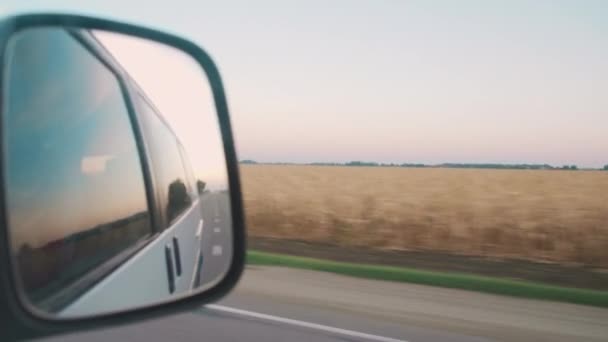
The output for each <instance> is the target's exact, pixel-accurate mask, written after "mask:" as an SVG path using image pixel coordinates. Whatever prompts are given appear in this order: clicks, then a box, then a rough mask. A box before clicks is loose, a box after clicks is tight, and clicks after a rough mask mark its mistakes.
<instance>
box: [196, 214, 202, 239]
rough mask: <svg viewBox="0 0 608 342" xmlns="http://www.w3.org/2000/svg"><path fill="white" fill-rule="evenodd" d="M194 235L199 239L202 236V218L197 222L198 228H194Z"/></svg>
mask: <svg viewBox="0 0 608 342" xmlns="http://www.w3.org/2000/svg"><path fill="white" fill-rule="evenodd" d="M195 236H196V237H197V238H198V239H200V238H201V237H203V219H201V220H200V221H199V222H198V228H197V229H196V234H195Z"/></svg>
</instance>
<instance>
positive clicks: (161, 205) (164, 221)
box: [129, 77, 196, 232]
mask: <svg viewBox="0 0 608 342" xmlns="http://www.w3.org/2000/svg"><path fill="white" fill-rule="evenodd" d="M129 86H130V87H131V89H132V91H133V92H134V95H133V98H134V99H133V103H134V106H135V108H136V110H135V112H136V116H137V119H138V120H139V122H140V129H141V131H142V133H143V143H144V145H145V148H146V158H147V159H148V164H149V165H150V170H151V174H152V175H153V183H154V189H155V192H154V194H155V198H156V203H157V204H156V207H155V209H156V210H157V215H158V217H159V221H158V226H157V227H158V229H159V232H162V231H164V230H167V229H170V228H171V227H172V226H173V225H174V224H175V223H176V222H178V221H180V219H181V218H182V217H183V216H185V215H186V214H187V213H189V212H190V210H192V207H193V206H194V205H195V204H196V203H195V202H196V201H195V200H194V199H193V198H192V197H190V203H189V204H188V206H187V207H185V208H184V209H183V210H182V211H181V212H180V213H179V215H177V216H176V217H174V218H173V219H171V220H170V219H169V217H168V216H167V213H166V206H167V203H168V201H167V199H166V198H165V197H166V196H165V194H164V193H163V187H164V186H165V185H166V184H160V182H161V180H160V179H159V176H158V170H157V168H156V164H155V162H154V156H152V154H153V153H149V152H150V151H151V148H150V146H149V144H148V141H150V140H152V139H154V138H152V136H153V135H154V132H150V131H149V130H148V129H147V127H146V126H147V125H146V124H144V123H143V121H145V120H147V119H146V118H144V117H143V116H144V115H146V114H144V113H143V112H144V111H146V110H147V109H143V108H142V106H147V107H148V108H149V110H150V112H151V113H152V115H154V116H156V118H157V119H158V120H159V121H160V123H161V124H162V125H163V127H164V128H166V129H167V131H168V132H169V133H170V134H171V136H172V138H173V140H174V141H175V146H176V147H177V153H178V155H179V160H180V163H181V166H182V171H183V173H184V182H185V184H186V189H187V190H188V192H189V190H190V188H191V186H190V184H189V180H188V171H187V170H186V165H185V164H184V160H183V158H182V149H183V146H182V143H181V141H180V140H179V138H178V137H177V134H175V131H174V130H173V128H172V127H171V125H170V124H169V123H168V122H167V120H166V119H165V118H164V117H163V115H162V114H161V112H160V110H158V108H157V107H156V106H155V105H154V102H152V100H151V99H150V98H149V97H148V96H147V95H146V94H145V92H144V91H143V90H142V89H141V87H140V86H139V85H138V84H137V82H136V81H135V80H133V79H132V78H130V77H129ZM136 97H137V99H135V98H136ZM188 195H190V193H188Z"/></svg>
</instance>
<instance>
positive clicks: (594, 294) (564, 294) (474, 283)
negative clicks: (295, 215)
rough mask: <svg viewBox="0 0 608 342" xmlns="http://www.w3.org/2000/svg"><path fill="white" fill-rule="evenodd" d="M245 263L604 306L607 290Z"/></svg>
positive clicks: (272, 257)
mask: <svg viewBox="0 0 608 342" xmlns="http://www.w3.org/2000/svg"><path fill="white" fill-rule="evenodd" d="M247 263H248V264H252V265H270V266H285V267H291V268H300V269H307V270H315V271H323V272H331V273H337V274H343V275H348V276H353V277H359V278H369V279H377V280H389V281H397V282H406V283H414V284H422V285H432V286H441V287H449V288H454V289H463V290H470V291H478V292H486V293H493V294H500V295H508V296H514V297H522V298H533V299H543V300H553V301H560V302H568V303H575V304H584V305H591V306H598V307H608V292H606V291H597V290H586V289H579V288H571V287H561V286H553V285H545V284H539V283H533V282H527V281H520V280H510V279H504V278H493V277H485V276H476V275H469V274H463V273H449V272H435V271H422V270H416V269H411V268H402V267H392V266H379V265H369V264H354V263H347V262H337V261H329V260H321V259H313V258H306V257H296V256H291V255H284V254H275V253H267V252H260V251H253V250H249V251H248V252H247Z"/></svg>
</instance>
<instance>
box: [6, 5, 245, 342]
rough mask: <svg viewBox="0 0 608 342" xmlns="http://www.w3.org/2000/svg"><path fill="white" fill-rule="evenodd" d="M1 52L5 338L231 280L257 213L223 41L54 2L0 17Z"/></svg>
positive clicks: (186, 297) (129, 316)
mask: <svg viewBox="0 0 608 342" xmlns="http://www.w3.org/2000/svg"><path fill="white" fill-rule="evenodd" d="M0 56H1V61H2V64H1V67H0V76H1V77H0V80H1V86H0V104H1V108H0V115H1V116H0V122H1V126H0V127H1V131H0V134H1V136H2V140H1V144H2V145H1V146H2V155H1V158H0V163H1V166H2V167H1V173H0V182H1V183H2V186H1V187H0V204H1V205H0V279H1V280H2V281H1V284H0V290H1V293H0V298H1V299H0V320H2V321H3V322H2V326H3V328H2V331H0V339H1V340H7V339H14V338H17V339H19V338H31V337H40V336H44V335H48V334H51V333H59V332H66V331H74V330H77V329H87V328H91V327H100V326H107V325H112V324H115V323H125V322H128V321H132V320H138V319H142V318H148V317H156V316H159V315H163V314H166V313H170V312H176V311H182V310H188V309H191V308H194V307H196V306H200V305H201V304H204V303H207V302H210V301H213V300H216V299H218V298H220V297H221V296H223V295H224V294H226V293H228V292H229V291H230V289H231V288H232V287H233V286H234V285H235V284H236V283H237V281H238V278H239V276H240V274H241V272H242V269H243V263H244V251H245V229H244V222H243V213H242V204H241V195H240V185H239V177H238V165H237V158H236V155H235V149H234V144H233V140H232V133H231V128H230V122H229V116H228V108H227V104H226V99H225V95H224V90H223V87H222V82H221V79H220V75H219V73H218V71H217V68H216V67H215V65H214V64H213V62H212V61H211V59H210V58H209V56H208V55H207V54H206V53H205V52H204V51H203V50H201V49H200V48H199V47H198V46H196V45H195V44H193V43H191V42H189V41H187V40H184V39H182V38H179V37H175V36H172V35H169V34H166V33H163V32H159V31H154V30H150V29H146V28H141V27H136V26H132V25H129V24H122V23H117V22H112V21H107V20H103V19H96V18H89V17H82V16H72V15H55V14H53V15H21V16H16V17H12V18H8V19H6V20H3V21H1V22H0ZM218 228H219V229H218ZM5 303H6V305H5Z"/></svg>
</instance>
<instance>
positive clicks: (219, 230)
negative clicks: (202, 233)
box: [213, 227, 222, 233]
mask: <svg viewBox="0 0 608 342" xmlns="http://www.w3.org/2000/svg"><path fill="white" fill-rule="evenodd" d="M221 231H222V230H221V229H220V227H215V228H213V232H214V233H219V232H221Z"/></svg>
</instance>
